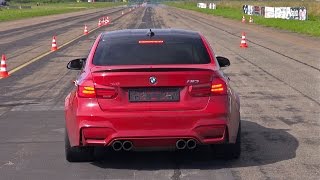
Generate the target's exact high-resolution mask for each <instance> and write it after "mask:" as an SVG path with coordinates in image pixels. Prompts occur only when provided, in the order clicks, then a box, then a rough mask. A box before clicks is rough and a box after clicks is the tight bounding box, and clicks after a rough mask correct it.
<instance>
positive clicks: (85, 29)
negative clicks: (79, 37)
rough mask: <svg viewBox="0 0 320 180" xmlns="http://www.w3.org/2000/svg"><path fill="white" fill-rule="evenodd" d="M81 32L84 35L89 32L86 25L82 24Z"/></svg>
mask: <svg viewBox="0 0 320 180" xmlns="http://www.w3.org/2000/svg"><path fill="white" fill-rule="evenodd" d="M83 34H84V35H87V34H89V32H88V27H87V25H84V30H83Z"/></svg>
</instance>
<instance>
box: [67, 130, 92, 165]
mask: <svg viewBox="0 0 320 180" xmlns="http://www.w3.org/2000/svg"><path fill="white" fill-rule="evenodd" d="M64 142H65V156H66V160H67V161H69V162H90V161H93V160H94V147H89V146H87V147H78V146H76V147H71V146H70V141H69V137H68V134H67V132H65V140H64Z"/></svg>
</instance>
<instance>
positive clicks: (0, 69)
mask: <svg viewBox="0 0 320 180" xmlns="http://www.w3.org/2000/svg"><path fill="white" fill-rule="evenodd" d="M8 76H9V73H8V71H7V65H6V56H5V55H4V54H2V57H1V65H0V78H6V77H8Z"/></svg>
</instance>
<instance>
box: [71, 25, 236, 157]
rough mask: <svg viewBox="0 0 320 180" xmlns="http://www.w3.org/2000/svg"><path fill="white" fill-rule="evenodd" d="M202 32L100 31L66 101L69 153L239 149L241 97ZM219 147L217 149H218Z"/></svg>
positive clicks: (78, 63) (229, 153)
mask: <svg viewBox="0 0 320 180" xmlns="http://www.w3.org/2000/svg"><path fill="white" fill-rule="evenodd" d="M229 65H230V62H229V60H228V59H227V58H224V57H220V56H218V57H216V56H215V54H214V52H213V51H212V49H211V47H210V45H209V43H208V42H207V40H206V39H205V38H204V36H202V35H201V34H199V33H198V32H193V31H186V30H179V29H152V30H151V29H150V30H149V29H135V30H119V31H113V32H105V33H102V34H100V35H99V36H98V37H97V39H96V41H95V43H94V44H93V46H92V48H91V51H90V53H89V55H88V57H87V58H82V59H75V60H72V61H70V62H69V63H68V65H67V67H68V69H72V70H79V75H78V77H77V80H76V81H75V87H74V89H73V90H72V91H71V92H70V94H69V95H68V96H67V97H66V99H65V121H66V135H65V152H66V159H67V160H68V161H70V162H76V161H91V160H94V159H93V152H94V148H95V147H96V146H106V147H110V148H111V149H113V150H114V151H134V150H137V149H141V148H163V147H168V148H175V149H177V150H184V149H194V148H197V147H198V146H203V145H207V146H211V147H212V148H217V149H221V150H222V153H223V156H225V157H226V158H238V157H239V155H240V150H241V148H240V129H241V128H240V127H241V126H240V102H239V97H238V95H237V94H236V92H235V91H234V90H233V89H232V88H231V87H230V85H229V82H228V81H229V80H228V78H227V77H226V76H225V75H224V74H223V72H222V71H221V69H220V68H221V67H227V66H229ZM213 152H215V151H213Z"/></svg>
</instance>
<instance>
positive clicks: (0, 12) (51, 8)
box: [0, 2, 124, 22]
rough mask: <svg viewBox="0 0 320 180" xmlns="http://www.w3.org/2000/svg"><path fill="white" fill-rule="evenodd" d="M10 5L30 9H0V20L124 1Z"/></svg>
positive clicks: (102, 5) (71, 10)
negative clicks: (28, 7)
mask: <svg viewBox="0 0 320 180" xmlns="http://www.w3.org/2000/svg"><path fill="white" fill-rule="evenodd" d="M10 5H12V6H20V5H21V6H31V7H32V8H31V9H4V8H2V9H0V22H1V21H10V20H17V19H25V18H32V17H38V16H48V15H53V14H63V13H69V12H76V11H81V10H86V9H92V8H103V7H112V6H119V5H124V3H109V2H96V3H46V4H41V5H40V6H36V4H35V3H27V4H26V3H23V4H16V3H15V4H13V3H11V4H10Z"/></svg>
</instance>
